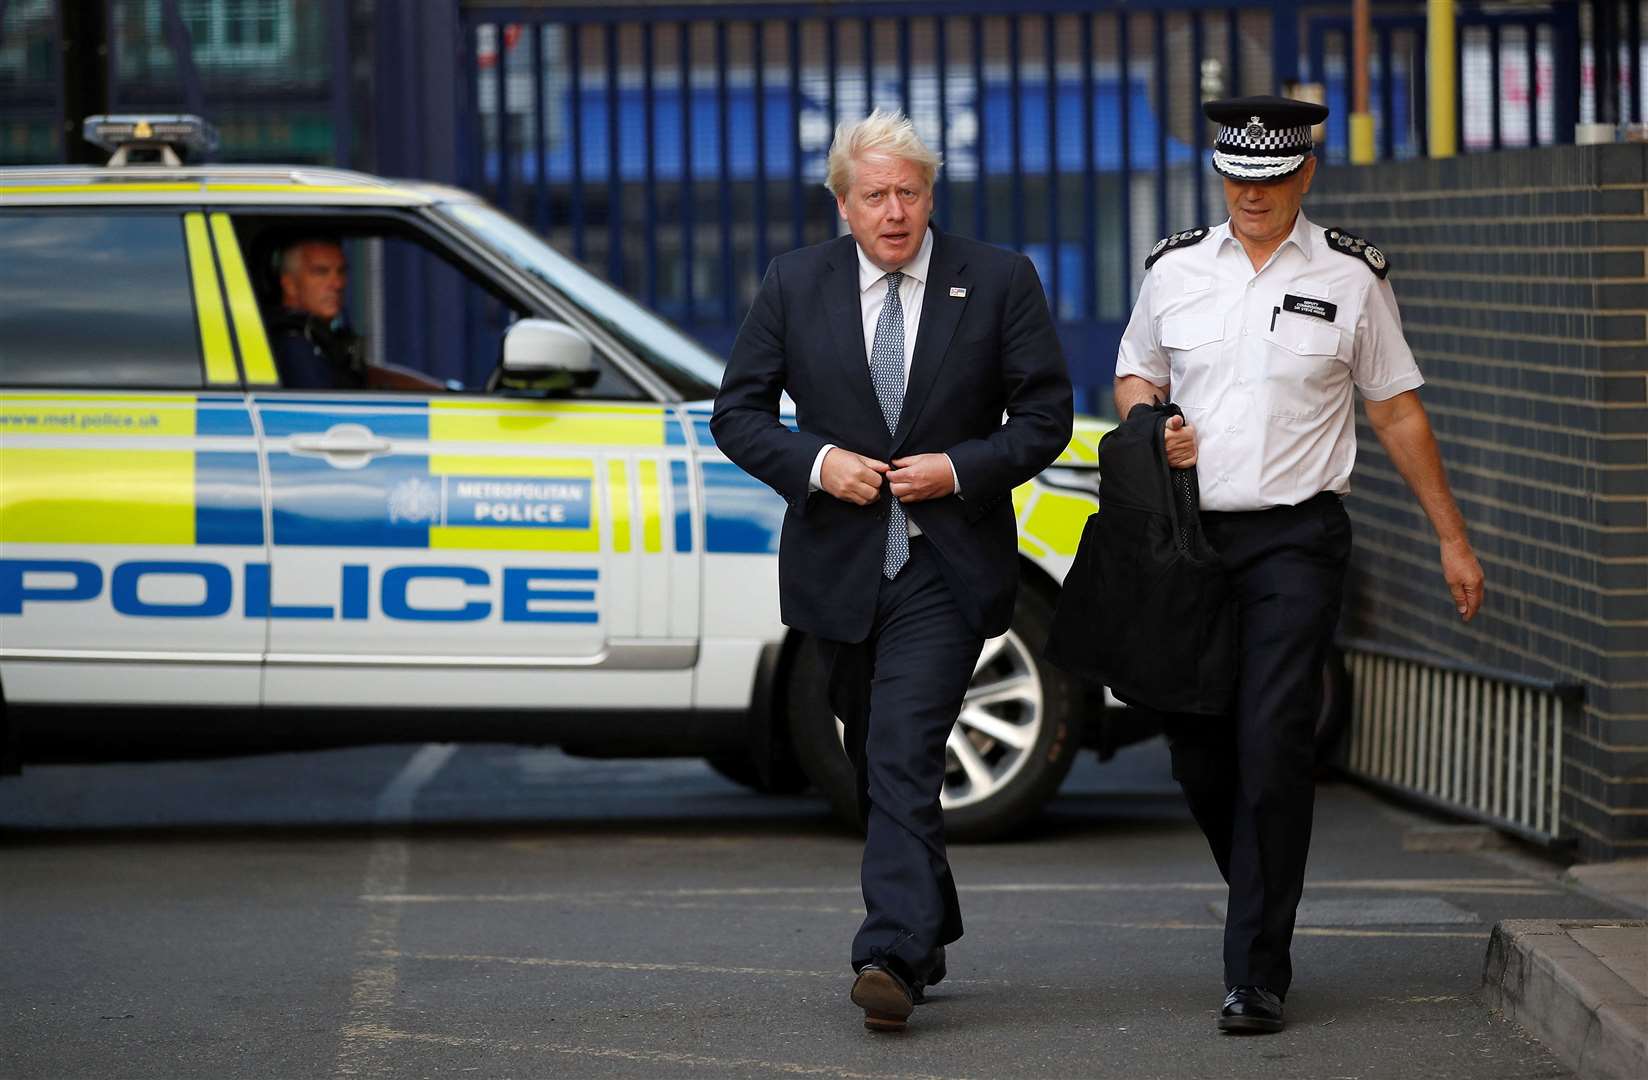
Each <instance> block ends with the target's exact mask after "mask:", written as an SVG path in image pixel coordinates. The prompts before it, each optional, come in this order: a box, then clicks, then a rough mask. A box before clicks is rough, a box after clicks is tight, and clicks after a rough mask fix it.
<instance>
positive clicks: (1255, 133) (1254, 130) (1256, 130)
mask: <svg viewBox="0 0 1648 1080" xmlns="http://www.w3.org/2000/svg"><path fill="white" fill-rule="evenodd" d="M1242 134H1243V135H1244V136H1246V137H1247V138H1249V139H1251V140H1253V141H1255V142H1257V141H1258V140H1260V139H1262V138H1264V137H1265V125H1264V124H1263V123H1262V122H1260V120H1259V118H1258V117H1257V116H1252V117H1249V118H1248V122H1247V127H1246V128H1244V129H1243V130H1242Z"/></svg>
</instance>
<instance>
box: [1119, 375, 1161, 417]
mask: <svg viewBox="0 0 1648 1080" xmlns="http://www.w3.org/2000/svg"><path fill="white" fill-rule="evenodd" d="M1167 393H1168V387H1166V386H1157V385H1156V384H1155V383H1153V382H1151V381H1150V380H1149V379H1146V378H1144V377H1142V376H1139V375H1123V376H1122V377H1121V378H1119V379H1117V380H1116V415H1117V416H1120V417H1121V418H1122V419H1124V420H1125V419H1126V418H1127V414H1128V413H1130V412H1132V411H1133V406H1135V405H1141V404H1142V405H1148V404H1150V403H1151V402H1152V401H1166V400H1167Z"/></svg>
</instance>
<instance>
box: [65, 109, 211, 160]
mask: <svg viewBox="0 0 1648 1080" xmlns="http://www.w3.org/2000/svg"><path fill="white" fill-rule="evenodd" d="M80 131H81V137H82V138H84V139H85V140H86V141H87V142H89V143H91V144H92V145H93V146H96V147H99V148H101V149H103V150H107V151H108V152H109V153H110V155H112V156H111V157H110V158H109V166H110V167H111V168H119V167H121V166H123V165H127V164H131V163H132V160H131V158H132V152H133V151H138V152H139V153H140V154H141V155H142V156H141V160H144V161H149V157H148V153H147V152H153V153H154V155H155V156H154V158H153V160H152V163H153V164H157V165H181V164H183V160H182V158H184V157H187V158H189V159H191V160H194V161H202V160H204V159H205V157H206V155H207V154H210V153H211V152H212V151H213V150H216V149H217V129H216V128H214V127H213V126H212V125H211V124H208V123H207V122H206V121H204V120H202V119H201V118H200V117H198V116H88V117H86V121H85V123H84V124H83V125H82V126H81V129H80Z"/></svg>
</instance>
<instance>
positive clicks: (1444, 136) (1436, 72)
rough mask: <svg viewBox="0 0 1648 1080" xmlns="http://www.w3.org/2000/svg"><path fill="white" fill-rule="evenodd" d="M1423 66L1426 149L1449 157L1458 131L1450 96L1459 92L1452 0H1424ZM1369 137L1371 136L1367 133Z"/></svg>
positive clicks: (1454, 147) (1434, 155)
mask: <svg viewBox="0 0 1648 1080" xmlns="http://www.w3.org/2000/svg"><path fill="white" fill-rule="evenodd" d="M1425 49H1426V52H1427V53H1428V55H1427V57H1426V62H1425V69H1426V71H1428V72H1429V74H1430V85H1429V87H1428V90H1429V93H1428V95H1427V96H1428V97H1429V98H1430V144H1431V145H1430V152H1431V157H1433V158H1450V157H1453V156H1454V154H1456V153H1457V152H1458V149H1459V131H1458V129H1457V128H1456V127H1455V125H1454V98H1455V95H1457V94H1458V93H1459V73H1458V71H1456V70H1455V68H1454V14H1453V0H1427V3H1426V34H1425ZM1370 137H1371V135H1370Z"/></svg>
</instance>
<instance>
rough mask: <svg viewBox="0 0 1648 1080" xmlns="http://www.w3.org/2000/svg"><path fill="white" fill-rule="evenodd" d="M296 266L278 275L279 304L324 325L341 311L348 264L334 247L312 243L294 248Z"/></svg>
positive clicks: (340, 251) (346, 282)
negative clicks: (322, 322) (313, 318)
mask: <svg viewBox="0 0 1648 1080" xmlns="http://www.w3.org/2000/svg"><path fill="white" fill-rule="evenodd" d="M295 262H296V265H295V266H294V268H293V269H292V270H290V271H288V272H286V273H283V274H281V275H280V295H281V303H283V304H285V305H286V306H287V307H289V308H291V309H292V310H293V311H301V312H303V313H305V314H307V315H313V316H315V317H316V318H320V319H325V320H327V321H328V322H330V321H331V320H333V319H335V318H337V317H338V315H339V314H340V313H341V312H342V311H343V290H344V289H345V288H347V287H348V285H349V263H348V262H347V261H345V259H344V257H343V249H342V248H340V247H338V246H337V245H336V244H328V243H324V242H321V241H313V242H310V243H306V244H300V245H298V248H297V256H296V260H295Z"/></svg>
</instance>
